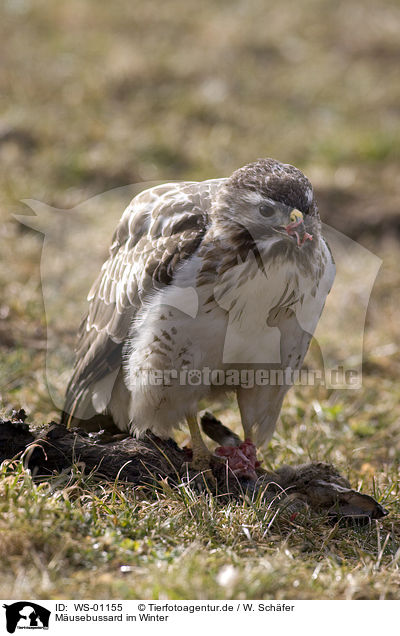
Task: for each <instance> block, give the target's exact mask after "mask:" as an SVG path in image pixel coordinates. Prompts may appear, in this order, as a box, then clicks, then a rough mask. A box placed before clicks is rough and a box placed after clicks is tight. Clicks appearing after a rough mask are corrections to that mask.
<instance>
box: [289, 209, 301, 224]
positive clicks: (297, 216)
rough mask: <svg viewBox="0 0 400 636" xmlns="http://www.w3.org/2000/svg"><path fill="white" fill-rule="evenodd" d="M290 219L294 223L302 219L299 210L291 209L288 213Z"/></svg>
mask: <svg viewBox="0 0 400 636" xmlns="http://www.w3.org/2000/svg"><path fill="white" fill-rule="evenodd" d="M290 220H291V221H292V222H293V223H294V221H302V220H303V214H302V213H301V212H300V210H292V211H291V213H290Z"/></svg>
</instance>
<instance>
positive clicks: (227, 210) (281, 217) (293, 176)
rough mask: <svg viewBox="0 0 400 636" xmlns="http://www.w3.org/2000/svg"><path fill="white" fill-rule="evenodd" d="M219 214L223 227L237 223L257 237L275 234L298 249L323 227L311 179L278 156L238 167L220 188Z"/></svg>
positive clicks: (306, 246)
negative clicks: (277, 158) (280, 160)
mask: <svg viewBox="0 0 400 636" xmlns="http://www.w3.org/2000/svg"><path fill="white" fill-rule="evenodd" d="M216 215H217V217H218V220H219V221H220V224H221V226H222V227H223V226H224V225H225V224H227V225H229V226H230V228H232V225H235V226H237V227H238V229H239V228H242V229H243V228H245V229H246V230H247V231H248V232H249V233H250V234H251V235H252V237H253V238H254V239H261V240H262V239H264V238H267V237H274V238H275V239H276V240H278V241H279V240H281V241H285V242H287V243H288V244H291V245H292V246H293V247H294V248H297V249H303V248H306V249H308V246H309V245H311V243H312V241H313V239H314V237H316V236H317V235H318V233H319V230H320V220H319V214H318V208H317V206H316V204H315V202H314V194H313V188H312V185H311V183H310V181H309V180H308V179H307V177H305V176H304V174H303V173H302V172H300V170H298V169H297V168H295V167H294V166H291V165H289V164H283V163H280V162H279V161H276V160H275V159H259V160H258V161H255V162H254V163H251V164H249V165H247V166H244V167H243V168H239V170H236V171H235V172H234V173H233V174H232V176H231V177H230V178H229V179H227V180H226V182H225V184H224V187H223V188H221V191H220V196H219V198H218V203H217V208H216Z"/></svg>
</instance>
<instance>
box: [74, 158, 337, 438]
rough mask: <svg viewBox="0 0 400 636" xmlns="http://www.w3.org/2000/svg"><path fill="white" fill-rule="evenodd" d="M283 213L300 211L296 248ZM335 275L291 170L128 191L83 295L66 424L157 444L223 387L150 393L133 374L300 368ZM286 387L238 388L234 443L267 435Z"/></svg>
mask: <svg viewBox="0 0 400 636" xmlns="http://www.w3.org/2000/svg"><path fill="white" fill-rule="evenodd" d="M293 209H297V210H300V213H302V214H303V216H304V226H303V224H302V223H301V228H302V229H301V231H302V238H301V240H302V241H303V243H301V241H300V238H299V236H298V235H297V240H296V239H295V238H294V234H296V231H295V230H294V229H293V231H291V234H290V235H289V230H287V231H285V226H286V224H287V223H289V217H290V213H291V211H292V210H293ZM262 210H264V213H263V212H262ZM300 213H299V214H300ZM300 216H302V215H301V214H300ZM299 223H300V221H299ZM292 225H293V224H292ZM288 227H289V225H288ZM290 227H291V226H290ZM299 231H300V230H299ZM293 233H294V234H293ZM307 233H308V234H309V235H312V240H306V239H307V238H309V237H307V236H306V234H307ZM300 243H301V244H300ZM334 272H335V268H334V264H333V260H332V257H331V254H330V251H329V248H328V246H327V245H326V243H325V241H324V239H323V237H322V236H321V233H320V221H319V215H318V211H317V207H316V205H315V203H314V199H313V191H312V187H311V184H310V182H309V181H308V180H307V179H306V177H304V175H303V174H302V173H301V172H300V171H299V170H297V169H296V168H294V167H293V166H289V165H287V164H281V163H279V162H277V161H274V160H272V159H262V160H259V161H257V162H255V163H253V164H250V165H248V166H245V167H244V168H241V169H239V170H237V171H236V172H235V173H233V175H232V176H231V177H230V178H228V179H214V180H210V181H204V182H200V183H197V182H185V183H170V184H165V185H161V186H157V187H155V188H152V189H150V190H146V191H144V192H142V193H140V194H139V195H138V196H137V197H135V198H134V199H133V201H132V202H131V203H130V205H129V206H128V208H127V209H126V210H125V212H124V214H123V216H122V218H121V221H120V223H119V225H118V226H117V228H116V231H115V233H114V237H113V241H112V245H111V248H110V254H109V258H108V259H107V261H106V262H105V263H104V265H103V267H102V270H101V272H100V274H99V277H98V279H97V280H96V281H95V283H94V284H93V286H92V288H91V290H90V293H89V296H88V300H89V309H88V314H87V316H86V317H85V319H84V321H83V323H82V325H81V328H80V333H79V342H78V348H77V357H76V365H75V370H74V373H73V376H72V378H71V381H70V383H69V386H68V390H67V398H66V403H65V414H64V418H65V420H66V419H67V418H68V416H72V419H75V418H76V419H80V420H88V419H89V420H90V418H91V417H92V416H93V415H94V414H95V413H96V412H105V411H107V412H109V413H110V414H111V415H112V417H113V419H114V422H115V423H116V425H117V426H118V427H119V428H120V429H121V430H124V431H129V432H130V433H131V434H140V433H142V432H143V431H145V430H146V429H151V430H153V431H154V432H155V433H156V434H158V435H160V436H162V437H165V436H168V435H169V434H170V433H171V431H172V429H173V428H175V427H177V426H178V425H179V424H180V423H181V422H182V421H183V420H184V418H185V417H188V416H189V417H190V416H192V417H193V416H195V415H196V414H197V409H198V401H199V400H200V399H202V398H206V397H210V396H213V394H214V393H216V392H220V391H224V390H227V388H229V387H224V386H222V387H210V386H204V385H199V386H188V385H185V386H180V385H179V384H178V382H174V381H173V382H171V384H170V385H167V386H166V385H159V386H148V385H146V384H145V383H143V382H139V383H138V382H137V378H136V375H135V371H136V370H137V369H158V370H168V369H169V370H170V369H177V370H182V369H194V370H197V369H204V368H205V367H209V368H210V369H226V368H234V367H235V365H236V367H237V368H238V369H240V368H243V366H246V364H247V366H248V367H251V368H257V367H258V366H265V364H264V365H263V364H262V363H263V362H266V363H271V362H275V365H274V366H275V367H277V366H278V367H282V368H285V367H287V366H291V367H292V368H294V367H296V368H299V367H300V366H301V364H302V362H303V359H304V356H305V353H306V351H307V348H308V345H309V341H310V337H311V334H312V333H313V331H314V329H315V327H316V324H317V322H318V319H319V316H320V313H321V311H322V309H323V306H324V302H325V299H326V296H327V294H328V292H329V290H330V287H331V285H332V282H333V279H334ZM193 294H194V296H193ZM193 299H194V300H193ZM188 300H190V301H191V300H193V302H194V301H195V302H194V305H197V307H195V306H194V308H191V307H189V305H191V304H193V303H191V302H188ZM186 305H188V306H187V307H186ZM196 310H197V311H196ZM194 314H195V315H194ZM193 316H194V317H193ZM246 321H247V323H246ZM249 321H250V323H251V325H253V323H254V325H253V326H254V329H253V327H251V329H250V331H249V329H248V328H247V331H246V329H245V331H244V332H243V326H244V325H246V324H249ZM266 325H267V327H266ZM272 327H275V328H277V329H278V330H279V332H280V336H281V338H280V343H281V344H280V350H279V351H278V356H279V354H280V356H281V362H280V363H279V362H278V361H276V359H274V357H273V356H274V355H275V358H276V352H275V354H274V352H272V351H270V350H269V349H270V347H272V348H273V347H274V346H275V347H276V344H275V343H272V340H271V333H272V330H271V328H272ZM227 333H228V335H229V337H230V338H231V340H232V343H231V344H229V342H228V340H229V338H227ZM246 333H247V336H246V337H244V336H245V335H246ZM252 333H253V334H254V333H255V334H256V335H255V336H254V335H253V336H252V335H251V334H252ZM227 343H228V345H229V347H228V348H229V351H228V352H227ZM278 348H279V339H278ZM227 353H228V358H229V359H228V358H227ZM246 356H247V360H246ZM271 356H272V358H271ZM235 358H236V360H235ZM287 389H288V386H286V385H285V386H279V387H276V386H259V387H254V388H250V389H245V388H239V389H238V390H237V397H238V402H239V407H240V411H241V417H242V424H243V427H244V431H245V436H246V437H249V438H255V439H256V441H257V443H258V444H262V443H263V442H265V441H266V440H268V439H269V438H270V436H271V435H272V433H273V430H274V427H275V423H276V420H277V418H278V416H279V412H280V408H281V404H282V400H283V397H284V395H285V393H286V391H287ZM69 419H71V417H70V418H69Z"/></svg>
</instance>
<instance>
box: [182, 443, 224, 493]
mask: <svg viewBox="0 0 400 636" xmlns="http://www.w3.org/2000/svg"><path fill="white" fill-rule="evenodd" d="M184 450H185V451H186V455H187V460H188V461H187V464H186V466H187V471H188V473H187V474H188V475H189V476H190V477H191V478H192V477H193V479H194V482H195V483H196V485H198V486H199V488H200V489H203V488H204V486H206V487H207V488H210V489H211V490H215V489H216V486H217V482H216V479H215V477H214V475H213V471H212V467H213V464H215V461H216V457H214V455H213V454H212V453H210V451H209V450H208V449H207V448H206V449H201V450H198V449H197V450H196V451H195V452H193V451H192V449H191V448H185V449H184Z"/></svg>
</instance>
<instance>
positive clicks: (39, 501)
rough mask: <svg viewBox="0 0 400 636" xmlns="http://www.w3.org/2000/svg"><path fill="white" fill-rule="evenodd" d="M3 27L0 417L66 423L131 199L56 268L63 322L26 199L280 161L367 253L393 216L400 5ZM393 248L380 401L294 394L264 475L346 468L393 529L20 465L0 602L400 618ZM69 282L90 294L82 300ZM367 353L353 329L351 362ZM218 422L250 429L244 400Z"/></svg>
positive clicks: (9, 20) (7, 497) (5, 478)
mask: <svg viewBox="0 0 400 636" xmlns="http://www.w3.org/2000/svg"><path fill="white" fill-rule="evenodd" d="M1 11H2V15H1V18H2V19H1V20H0V33H1V38H0V58H1V60H2V68H1V69H0V86H1V92H0V110H1V113H2V114H1V120H0V162H1V167H2V171H1V174H0V193H1V194H0V219H1V225H0V241H1V262H0V318H1V323H0V393H1V400H2V405H1V409H2V412H3V413H4V412H7V411H8V410H9V409H10V408H11V407H14V406H17V405H21V406H24V407H25V408H26V409H27V410H28V411H29V412H30V413H31V419H33V420H34V421H35V424H36V425H38V426H40V425H41V424H42V423H43V422H46V421H48V420H49V419H50V418H51V417H55V416H56V415H57V411H56V409H55V407H54V404H53V402H52V400H51V398H50V396H49V392H48V388H47V385H46V374H45V356H46V346H47V343H46V317H47V319H48V320H49V327H50V328H51V332H52V334H54V336H55V338H56V342H57V343H59V346H57V347H56V348H55V353H56V354H57V352H58V354H59V358H57V356H55V357H54V356H53V358H52V362H53V367H52V374H51V380H52V383H53V386H54V390H55V391H56V393H57V394H60V393H62V391H63V389H64V386H65V381H66V372H65V369H64V368H63V362H64V359H63V355H64V346H65V347H66V348H68V347H71V345H72V343H73V340H74V336H75V331H76V325H77V323H78V322H79V318H80V314H81V305H80V301H79V299H80V298H82V297H83V295H84V291H85V290H86V289H87V287H88V286H89V285H90V282H91V278H92V272H91V270H90V268H89V265H88V262H89V260H90V259H92V258H93V259H94V266H93V268H94V269H96V268H97V266H98V263H99V262H101V259H102V258H103V256H104V254H105V250H106V247H107V244H108V242H109V234H110V231H111V227H112V225H113V223H114V219H115V218H116V216H118V215H119V214H120V212H121V211H122V208H123V206H124V204H125V203H126V201H127V194H128V193H127V192H126V191H125V190H121V191H116V192H114V193H113V194H112V195H109V198H101V199H100V200H99V201H97V202H96V201H95V202H94V204H92V206H91V208H90V206H89V208H90V210H89V208H87V209H86V208H85V210H86V211H85V214H86V216H85V219H87V220H88V223H87V225H86V226H85V231H84V232H83V233H81V235H80V236H79V237H78V240H77V241H76V243H75V249H76V251H73V250H72V249H71V245H70V243H68V241H67V240H66V242H64V243H63V249H62V250H61V251H60V250H59V252H60V253H61V254H62V256H63V258H62V259H61V260H60V259H59V260H56V258H55V254H56V252H57V250H55V249H54V247H53V251H52V252H51V251H50V252H48V254H49V253H50V254H51V258H50V266H48V267H47V269H46V273H48V272H50V273H51V274H52V278H51V281H50V282H52V284H53V287H51V286H50V290H51V289H54V285H55V287H56V292H54V293H50V301H51V302H50V305H48V306H46V311H47V314H46V316H45V312H44V305H43V300H42V288H41V277H40V269H39V267H40V256H41V248H42V239H41V236H40V235H39V234H37V233H34V232H32V231H30V230H27V229H24V228H23V227H22V226H20V225H18V224H17V223H16V222H15V221H14V220H13V219H12V218H11V217H10V215H11V213H13V212H14V213H18V214H26V213H27V208H26V206H25V205H23V204H21V203H20V199H23V198H33V199H38V200H41V201H45V202H47V203H48V204H50V205H54V206H56V207H59V208H68V207H72V208H75V207H76V206H77V205H78V204H80V203H81V202H82V201H86V200H87V199H88V198H89V197H91V196H93V195H95V194H97V193H99V192H103V191H105V190H109V189H111V188H115V187H117V186H122V185H125V184H129V183H135V182H139V181H146V180H165V179H184V178H190V179H202V178H207V177H213V176H222V175H225V174H228V173H230V172H231V171H232V170H233V169H234V168H236V167H238V166H240V165H242V164H244V163H246V162H247V161H250V160H253V159H255V158H256V157H258V156H266V155H270V156H276V157H277V158H279V159H281V160H284V161H288V162H293V163H295V164H297V165H299V167H300V168H302V169H304V171H305V172H306V173H307V174H308V175H309V176H310V177H311V178H312V180H313V182H314V184H315V186H316V190H317V194H318V195H319V198H320V200H321V203H322V205H321V213H322V215H323V217H324V219H325V220H326V221H327V222H328V223H330V224H331V225H333V226H334V227H338V228H339V229H342V230H345V229H346V218H347V219H348V220H349V221H350V216H351V215H352V214H353V212H354V214H357V219H359V224H360V236H361V235H362V234H363V232H362V220H363V215H364V214H365V215H369V217H371V215H372V216H373V217H374V218H375V220H376V224H377V228H378V230H379V227H380V220H381V219H385V218H387V217H389V216H391V218H396V215H397V211H398V204H399V192H400V187H399V186H400V180H399V147H400V146H399V141H400V139H399V126H398V103H399V97H400V95H399V91H400V88H399V83H398V81H397V73H398V61H399V57H400V45H399V41H398V28H399V23H400V8H399V5H398V3H397V2H395V1H393V2H392V1H389V0H385V1H384V2H378V1H377V0H376V1H373V0H368V1H367V2H363V1H361V0H350V2H345V1H344V0H343V1H340V2H337V3H334V4H332V3H331V2H329V1H328V0H302V1H301V2H299V3H296V4H294V3H290V7H287V8H285V7H283V6H282V5H279V4H276V3H265V2H261V0H252V1H251V2H248V1H244V0H238V1H236V2H234V3H231V2H229V3H228V2H224V1H222V2H219V3H215V2H211V0H207V1H206V2H203V3H201V4H200V5H199V4H198V3H197V4H196V5H194V4H193V2H191V1H190V2H183V0H173V1H172V2H169V3H161V2H156V3H129V2H127V1H125V0H117V2H114V3H112V5H111V4H109V3H106V2H94V0H88V1H87V2H85V3H82V2H79V1H78V0H71V1H70V2H64V1H61V2H57V3H51V2H50V1H49V0H39V1H38V2H35V3H33V2H31V1H30V0H19V1H18V2H17V1H16V0H7V1H6V2H5V3H4V4H3V6H2V9H1ZM346 215H347V216H346ZM64 217H66V215H65V214H64V215H62V214H61V215H60V227H61V228H64V225H62V223H64V222H65V218H64ZM68 218H70V217H68ZM71 218H73V217H71ZM75 218H76V215H75ZM79 218H81V217H79ZM61 220H62V222H61ZM72 223H73V222H72ZM382 223H383V221H382ZM378 230H377V235H378V234H379V235H380V236H379V238H377V237H374V236H373V235H371V234H369V235H364V236H363V237H362V241H363V243H364V245H366V246H367V247H368V248H369V249H370V250H371V251H372V252H374V253H375V254H378V255H379V256H380V258H382V259H383V266H382V268H381V271H380V273H379V275H378V279H377V282H376V284H375V287H374V290H373V293H372V296H371V300H370V305H369V309H368V314H367V328H366V333H365V341H364V381H363V387H362V389H361V390H359V391H356V392H354V391H329V390H327V389H324V388H322V387H307V388H305V389H302V390H300V389H296V390H293V391H292V392H291V393H290V394H289V396H288V399H287V401H286V402H285V406H284V410H283V414H282V421H281V424H280V425H279V428H278V430H277V432H276V434H275V436H274V439H273V441H272V443H271V445H270V447H269V448H268V449H267V451H266V453H265V463H266V465H268V466H278V465H280V464H282V463H283V462H287V463H298V462H303V461H308V460H309V459H313V460H315V459H319V460H325V461H331V462H333V463H334V464H336V465H337V466H338V468H339V469H340V470H341V471H342V472H343V473H344V474H346V475H347V476H349V478H350V480H351V482H352V484H353V485H354V486H359V487H360V488H362V490H363V491H364V492H368V493H371V494H375V496H376V497H377V498H378V499H379V500H380V501H381V502H382V503H383V504H384V505H386V506H387V508H388V509H389V510H390V516H389V517H388V518H387V519H385V520H384V521H383V522H381V523H379V524H376V525H375V524H374V525H372V526H370V527H368V528H365V529H351V528H350V529H349V528H347V529H346V528H338V527H336V526H335V527H332V526H329V525H328V524H327V523H326V520H325V519H324V518H322V517H318V516H316V515H307V516H303V515H298V516H297V517H296V518H295V519H294V520H293V519H291V518H290V517H289V516H285V513H284V512H283V513H282V514H281V515H279V516H278V517H276V518H273V516H272V513H271V511H269V510H266V509H265V508H264V507H263V506H262V505H261V504H260V503H259V502H243V503H242V504H231V505H224V506H223V505H221V504H219V503H218V501H215V500H213V499H210V498H207V497H205V496H204V495H201V496H200V495H197V494H196V493H193V492H191V491H190V489H188V488H182V489H181V490H180V491H169V490H166V489H165V488H164V489H163V488H162V487H161V486H160V489H159V490H155V491H154V493H153V497H144V495H143V494H142V493H141V492H140V491H137V492H133V491H132V489H131V488H129V487H127V486H123V485H118V486H114V485H104V484H103V485H101V484H99V483H98V482H97V481H96V479H95V478H94V477H85V476H83V475H82V474H80V472H79V470H78V468H77V467H74V468H73V469H72V470H71V473H70V474H63V475H61V476H58V477H54V478H52V479H50V480H49V481H48V482H44V483H41V484H34V483H33V482H32V480H31V477H30V475H29V474H27V473H26V472H24V471H23V469H22V468H21V466H20V465H15V466H11V467H4V469H3V473H2V476H1V481H0V488H1V500H0V508H1V513H2V514H1V521H0V559H1V562H2V564H3V571H2V579H1V584H0V586H1V587H0V595H2V596H4V597H9V598H10V597H15V598H22V597H24V596H25V597H30V598H34V597H39V598H40V597H42V598H47V597H49V598H60V597H75V598H80V597H91V598H101V597H104V598H109V597H115V598H117V597H118V598H146V597H147V598H148V597H154V598H161V597H162V598H166V597H168V598H199V599H201V598H252V597H258V598H374V599H375V598H399V597H400V593H399V589H400V588H399V582H400V575H399V566H398V562H399V558H400V536H399V531H398V524H397V522H398V518H399V485H398V470H399V462H400V441H399V436H398V430H399V427H398V424H399V419H400V407H399V402H400V399H399V398H400V389H399V385H398V376H399V370H400V369H399V361H398V347H399V335H400V334H399V330H400V327H399V321H398V289H399V285H400V274H399V268H398V262H399V257H400V246H399V243H398V241H397V239H396V237H395V235H393V236H388V235H387V234H386V235H385V236H383V237H382V232H380V231H378ZM59 234H60V236H61V238H62V239H64V237H66V239H68V240H69V238H68V237H70V235H68V234H65V233H64V230H63V229H62V230H60V232H59ZM71 236H74V237H75V238H76V237H77V235H76V233H73V234H71ZM57 245H58V248H59V245H60V244H57ZM89 248H90V249H89ZM77 254H78V255H79V258H80V259H81V260H79V261H78V264H79V266H80V267H79V268H78V270H79V271H80V272H81V275H80V278H79V279H77V278H76V275H75V274H76V272H77V271H78V270H77V269H76V268H75V270H74V269H73V265H74V263H75V264H76V262H77V260H76V255H77ZM89 257H90V259H89ZM82 263H84V266H83V265H82ZM69 265H71V270H70V271H71V272H72V273H73V274H74V275H73V276H72V277H71V276H70V277H69V278H68V279H67V277H65V279H66V280H64V277H63V275H62V271H63V268H64V267H66V266H69ZM82 272H83V275H82ZM71 280H73V283H74V284H73V285H72V286H70V281H71ZM47 289H48V288H47ZM45 292H46V290H45ZM351 340H352V333H351V329H349V330H348V333H347V335H346V333H345V334H344V335H343V334H342V342H343V344H344V346H350V344H351ZM53 351H54V350H53ZM214 407H215V411H216V412H217V413H218V414H219V415H221V417H222V418H223V419H224V421H225V422H226V423H227V424H229V425H232V426H237V425H238V414H237V411H236V410H235V407H234V405H233V404H232V403H231V402H229V401H227V402H225V403H222V404H216V405H214ZM180 439H181V440H182V437H181V438H180ZM182 441H183V440H182Z"/></svg>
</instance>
